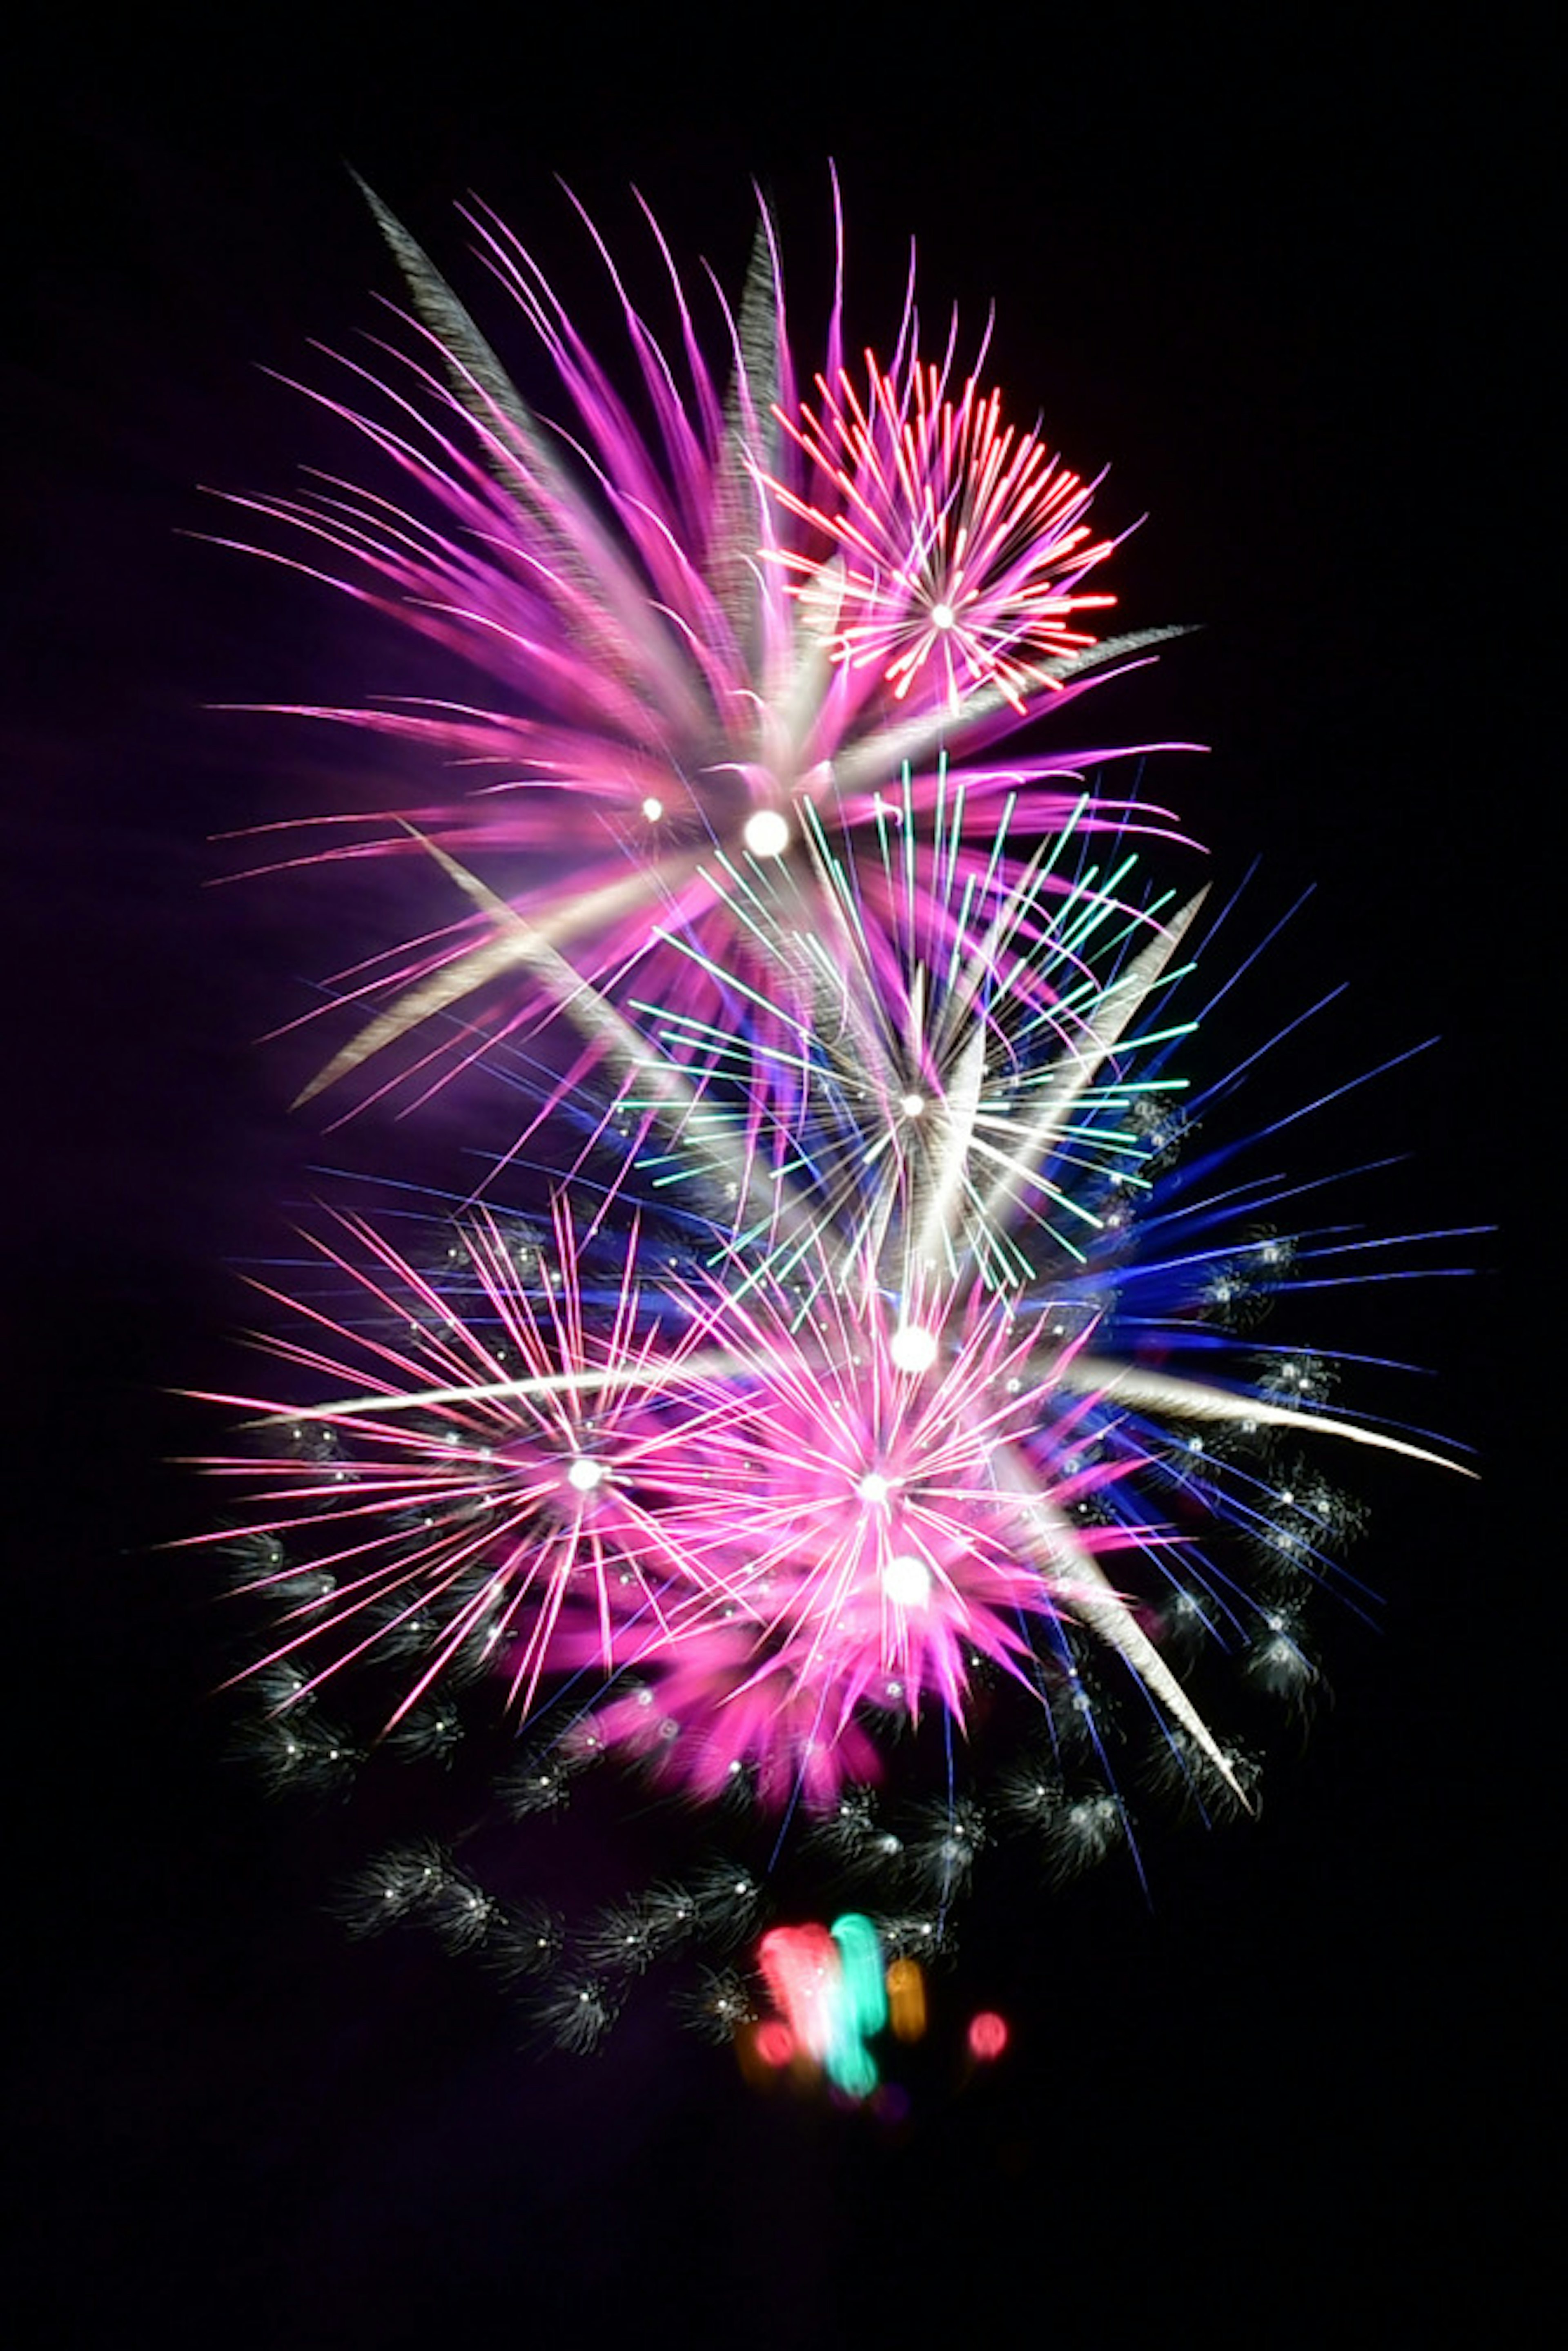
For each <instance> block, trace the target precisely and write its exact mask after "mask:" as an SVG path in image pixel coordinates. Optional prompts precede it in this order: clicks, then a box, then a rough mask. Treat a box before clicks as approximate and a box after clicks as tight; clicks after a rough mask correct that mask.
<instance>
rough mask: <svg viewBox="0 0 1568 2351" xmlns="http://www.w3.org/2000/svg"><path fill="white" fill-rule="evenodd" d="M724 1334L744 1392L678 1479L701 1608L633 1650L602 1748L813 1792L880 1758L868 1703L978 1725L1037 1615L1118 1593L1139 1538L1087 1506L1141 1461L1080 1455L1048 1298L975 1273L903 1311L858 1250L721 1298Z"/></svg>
mask: <svg viewBox="0 0 1568 2351" xmlns="http://www.w3.org/2000/svg"><path fill="white" fill-rule="evenodd" d="M708 1331H709V1337H710V1341H717V1342H718V1343H719V1357H720V1360H721V1361H726V1362H727V1363H728V1364H730V1365H732V1366H733V1367H734V1368H733V1370H731V1371H729V1372H728V1373H727V1374H726V1375H725V1377H726V1384H727V1386H728V1388H729V1390H730V1393H731V1395H732V1397H733V1401H734V1405H735V1409H733V1410H732V1411H731V1412H729V1413H727V1414H726V1413H720V1412H712V1413H710V1414H709V1416H707V1425H706V1428H705V1429H704V1430H703V1431H702V1433H701V1434H700V1435H699V1436H698V1437H697V1438H696V1440H695V1443H694V1446H693V1448H692V1453H691V1456H690V1458H689V1462H688V1470H689V1484H688V1488H687V1491H686V1494H685V1497H684V1498H682V1497H676V1498H674V1520H675V1522H676V1523H677V1524H678V1525H679V1527H680V1534H679V1537H678V1541H677V1544H676V1548H678V1550H679V1552H680V1554H681V1556H682V1558H683V1559H684V1560H685V1562H688V1563H689V1564H690V1565H691V1566H692V1567H693V1568H695V1573H696V1577H697V1579H698V1581H699V1582H700V1583H701V1585H702V1587H703V1588H704V1595H705V1599H704V1605H703V1607H702V1610H701V1612H700V1614H699V1615H698V1616H697V1617H696V1618H695V1619H694V1621H693V1623H692V1625H691V1628H690V1630H689V1632H687V1633H685V1634H684V1635H683V1636H682V1637H681V1638H679V1639H677V1640H675V1641H673V1642H672V1641H668V1640H666V1639H665V1638H664V1637H663V1635H662V1634H661V1632H660V1630H659V1628H657V1627H656V1626H654V1625H653V1624H652V1623H649V1624H647V1625H645V1627H644V1630H643V1634H642V1635H641V1637H640V1639H638V1640H637V1641H636V1642H635V1643H634V1645H632V1646H631V1647H627V1648H626V1649H625V1650H624V1652H623V1653H624V1654H626V1655H627V1656H632V1657H633V1662H634V1663H635V1664H636V1665H637V1667H638V1669H639V1671H638V1677H637V1687H635V1688H633V1689H632V1691H630V1692H629V1693H627V1694H625V1695H621V1696H617V1697H616V1698H613V1699H612V1702H611V1704H610V1705H609V1706H607V1707H605V1708H602V1709H601V1710H599V1711H598V1712H597V1713H596V1714H595V1715H594V1717H593V1718H592V1721H591V1733H590V1735H591V1738H592V1740H593V1741H594V1743H595V1744H596V1745H599V1746H603V1747H606V1748H616V1747H619V1748H622V1749H623V1750H626V1751H628V1752H631V1753H634V1754H637V1755H640V1756H643V1758H646V1759H649V1760H652V1761H654V1762H655V1764H656V1766H657V1768H658V1770H659V1771H660V1772H661V1774H662V1775H663V1776H665V1777H668V1778H671V1779H673V1780H674V1781H675V1782H678V1783H680V1784H682V1785H685V1786H686V1787H688V1788H690V1789H691V1790H692V1791H693V1792H695V1793H696V1794H698V1795H701V1796H704V1797H712V1796H715V1795H716V1794H718V1793H720V1792H722V1790H723V1788H724V1786H725V1784H726V1782H727V1780H729V1779H731V1778H733V1777H734V1776H735V1775H736V1774H737V1773H738V1772H740V1771H743V1770H746V1771H749V1772H750V1774H751V1775H752V1779H753V1782H754V1784H755V1785H756V1787H757V1789H758V1793H759V1794H760V1796H761V1797H762V1799H763V1801H764V1802H767V1803H769V1804H771V1805H775V1806H778V1805H782V1804H784V1803H785V1802H789V1801H792V1800H793V1799H795V1798H796V1797H799V1798H800V1799H801V1800H802V1801H804V1802H805V1803H806V1804H807V1805H808V1807H810V1808H811V1809H816V1810H820V1809H822V1808H823V1807H825V1806H827V1805H828V1804H830V1803H831V1802H833V1801H834V1800H835V1799H836V1798H837V1796H838V1795H839V1793H840V1792H841V1788H842V1786H843V1784H844V1782H845V1781H846V1780H855V1781H862V1782H863V1781H867V1780H873V1779H876V1778H879V1777H880V1776H881V1762H880V1758H879V1755H878V1751H877V1747H876V1744H875V1742H874V1740H873V1739H872V1738H871V1737H870V1736H869V1735H868V1730H869V1726H870V1725H871V1724H872V1723H873V1722H874V1721H877V1720H880V1721H882V1722H883V1724H884V1725H886V1724H890V1723H895V1722H898V1721H908V1722H910V1723H915V1722H918V1720H919V1719H920V1718H921V1715H922V1712H923V1710H925V1709H929V1708H932V1707H933V1706H935V1707H937V1708H944V1709H946V1712H947V1714H948V1715H949V1716H950V1717H951V1718H952V1719H953V1720H954V1721H955V1722H956V1724H958V1725H959V1726H962V1724H963V1722H964V1720H965V1716H966V1707H967V1699H968V1694H969V1690H970V1687H971V1684H972V1681H973V1678H974V1676H975V1674H976V1672H977V1670H979V1669H980V1668H982V1667H985V1666H991V1667H998V1668H999V1669H1000V1670H1001V1671H1002V1672H1004V1673H1005V1674H1006V1675H1008V1676H1009V1677H1011V1678H1012V1679H1013V1680H1015V1681H1016V1682H1018V1683H1019V1685H1020V1686H1021V1687H1024V1688H1026V1689H1028V1690H1030V1692H1031V1693H1032V1695H1033V1696H1034V1697H1036V1698H1039V1697H1040V1695H1041V1694H1042V1683H1041V1680H1040V1668H1039V1664H1038V1657H1037V1648H1038V1649H1041V1650H1045V1651H1047V1652H1049V1650H1050V1648H1051V1638H1050V1635H1049V1630H1047V1632H1046V1636H1045V1637H1044V1638H1043V1639H1042V1638H1040V1635H1041V1631H1042V1628H1049V1627H1050V1626H1051V1625H1056V1624H1058V1623H1059V1622H1061V1620H1063V1619H1069V1620H1071V1621H1074V1622H1079V1621H1084V1620H1085V1618H1086V1616H1092V1615H1093V1614H1095V1613H1096V1612H1103V1611H1104V1610H1105V1609H1107V1608H1115V1607H1118V1606H1119V1605H1120V1604H1119V1603H1118V1602H1116V1601H1115V1599H1114V1595H1113V1593H1112V1590H1111V1587H1110V1586H1109V1585H1108V1584H1107V1583H1106V1582H1105V1579H1104V1576H1103V1572H1102V1571H1101V1569H1100V1568H1099V1566H1098V1564H1097V1562H1098V1559H1099V1558H1100V1557H1101V1556H1102V1555H1103V1554H1104V1553H1106V1552H1113V1551H1115V1550H1118V1549H1121V1548H1124V1546H1125V1545H1126V1544H1127V1543H1128V1541H1130V1540H1131V1538H1129V1537H1128V1536H1127V1535H1126V1534H1125V1533H1124V1532H1123V1531H1120V1530H1118V1529H1116V1528H1115V1527H1113V1526H1103V1527H1093V1528H1084V1527H1081V1526H1078V1525H1076V1524H1074V1523H1073V1520H1072V1519H1071V1512H1072V1511H1073V1510H1074V1509H1075V1507H1076V1506H1077V1505H1078V1504H1080V1503H1082V1501H1084V1500H1085V1499H1086V1498H1087V1497H1088V1496H1089V1495H1090V1494H1092V1493H1094V1492H1098V1491H1100V1490H1102V1489H1105V1488H1107V1487H1109V1486H1110V1485H1112V1484H1113V1483H1114V1482H1116V1481H1117V1480H1118V1479H1120V1478H1121V1477H1123V1476H1124V1475H1126V1474H1127V1472H1128V1470H1129V1469H1130V1468H1132V1467H1133V1462H1134V1457H1133V1456H1132V1455H1131V1453H1129V1454H1127V1456H1126V1457H1125V1458H1122V1459H1116V1460H1112V1459H1102V1460H1100V1461H1099V1462H1097V1463H1096V1464H1094V1465H1093V1466H1085V1465H1083V1464H1081V1463H1071V1460H1070V1457H1071V1447H1072V1443H1073V1439H1074V1437H1075V1435H1076V1434H1077V1433H1078V1431H1079V1430H1080V1429H1081V1427H1082V1423H1083V1420H1084V1417H1085V1415H1086V1413H1087V1411H1088V1410H1089V1405H1088V1403H1087V1402H1086V1400H1085V1399H1083V1398H1082V1397H1080V1396H1077V1395H1072V1394H1071V1393H1070V1392H1069V1391H1067V1390H1065V1389H1064V1388H1063V1386H1062V1384H1061V1379H1062V1373H1063V1370H1064V1366H1065V1363H1066V1360H1067V1357H1068V1355H1069V1354H1070V1353H1071V1350H1063V1349H1062V1348H1061V1347H1060V1346H1057V1345H1054V1344H1051V1343H1044V1342H1043V1341H1042V1335H1041V1333H1040V1331H1039V1330H1038V1329H1037V1328H1036V1327H1035V1326H1034V1323H1033V1322H1031V1320H1030V1318H1028V1317H1020V1316H1018V1315H1016V1314H1015V1313H1014V1312H1012V1311H1010V1309H1009V1306H1008V1305H1006V1304H1005V1303H1004V1302H1003V1301H999V1300H997V1299H988V1298H986V1297H984V1296H983V1295H982V1294H981V1293H979V1292H977V1291H971V1292H969V1293H968V1294H967V1296H957V1297H955V1296H951V1295H949V1296H946V1297H944V1296H941V1295H938V1294H937V1293H936V1291H935V1290H933V1291H932V1293H931V1294H930V1295H929V1296H927V1297H924V1298H921V1299H919V1300H918V1301H917V1302H916V1303H915V1306H914V1307H913V1309H912V1311H904V1308H902V1307H900V1306H899V1305H897V1304H896V1303H894V1302H893V1301H889V1300H888V1299H887V1298H886V1297H885V1296H884V1295H883V1293H882V1291H881V1290H880V1289H879V1288H878V1286H877V1284H876V1282H875V1280H874V1278H873V1270H872V1268H871V1266H870V1265H869V1264H866V1265H862V1267H860V1268H858V1269H857V1270H856V1271H855V1272H854V1274H853V1275H852V1277H851V1279H850V1280H848V1281H847V1282H846V1281H844V1280H832V1281H830V1280H828V1279H827V1277H826V1274H825V1271H824V1273H823V1274H822V1276H821V1279H820V1280H819V1281H818V1283H817V1284H816V1285H815V1286H814V1294H813V1295H812V1297H811V1298H810V1304H809V1307H806V1306H803V1305H802V1301H801V1299H800V1295H799V1290H798V1287H795V1288H783V1287H779V1286H777V1285H774V1284H772V1283H768V1284H766V1285H762V1286H760V1287H758V1288H757V1289H754V1290H752V1292H751V1294H750V1295H749V1296H737V1295H735V1294H734V1293H730V1294H727V1295H726V1296H724V1297H723V1298H722V1299H721V1300H720V1301H716V1307H715V1311H713V1313H712V1315H711V1317H710V1318H709V1321H708ZM1031 1628H1032V1630H1031ZM634 1650H635V1651H640V1653H641V1654H640V1655H634V1654H633V1653H634Z"/></svg>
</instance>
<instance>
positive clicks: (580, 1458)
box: [566, 1453, 604, 1494]
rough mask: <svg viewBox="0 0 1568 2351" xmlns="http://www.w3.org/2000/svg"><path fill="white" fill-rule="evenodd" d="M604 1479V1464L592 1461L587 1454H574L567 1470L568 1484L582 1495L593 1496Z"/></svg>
mask: <svg viewBox="0 0 1568 2351" xmlns="http://www.w3.org/2000/svg"><path fill="white" fill-rule="evenodd" d="M603 1479H604V1464H603V1462H602V1461H595V1460H592V1459H591V1458H590V1456H589V1455H588V1454H586V1453H574V1454H573V1455H572V1458H571V1460H570V1464H569V1465H568V1468H567V1473H566V1482H567V1484H568V1485H569V1486H570V1487H572V1488H574V1489H575V1490H576V1491H577V1492H578V1493H580V1494H591V1493H592V1491H593V1489H594V1488H595V1486H598V1485H601V1484H602V1482H603Z"/></svg>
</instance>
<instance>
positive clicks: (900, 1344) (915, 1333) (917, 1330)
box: [887, 1322, 936, 1372]
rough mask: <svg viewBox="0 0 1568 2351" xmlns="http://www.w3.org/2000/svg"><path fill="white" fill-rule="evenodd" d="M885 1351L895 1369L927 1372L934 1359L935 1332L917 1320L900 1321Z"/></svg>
mask: <svg viewBox="0 0 1568 2351" xmlns="http://www.w3.org/2000/svg"><path fill="white" fill-rule="evenodd" d="M887 1352H888V1354H889V1356H890V1358H891V1359H892V1362H893V1366H894V1370H895V1371H900V1372H928V1371H929V1370H930V1369H931V1366H932V1364H934V1363H935V1362H936V1332H935V1331H927V1330H925V1328H923V1326H922V1325H921V1324H920V1323H918V1322H901V1323H900V1324H899V1326H898V1328H897V1330H896V1331H895V1332H894V1334H893V1336H892V1338H891V1339H890V1340H889V1341H888V1343H887Z"/></svg>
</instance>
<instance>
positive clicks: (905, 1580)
mask: <svg viewBox="0 0 1568 2351" xmlns="http://www.w3.org/2000/svg"><path fill="white" fill-rule="evenodd" d="M882 1588H883V1591H884V1592H885V1593H886V1594H887V1596H888V1598H889V1599H890V1600H891V1601H893V1602H894V1604H895V1605H896V1606H897V1607H900V1608H923V1607H924V1606H925V1603H926V1600H927V1599H928V1598H929V1596H930V1593H931V1570H930V1569H929V1568H928V1567H927V1566H926V1564H925V1561H924V1560H923V1559H916V1558H915V1554H914V1552H900V1553H899V1555H898V1557H897V1558H896V1559H890V1560H889V1561H888V1562H887V1565H886V1566H885V1567H884V1568H883V1571H882Z"/></svg>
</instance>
